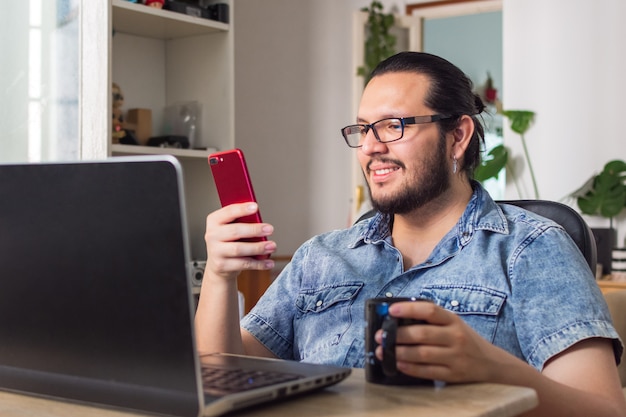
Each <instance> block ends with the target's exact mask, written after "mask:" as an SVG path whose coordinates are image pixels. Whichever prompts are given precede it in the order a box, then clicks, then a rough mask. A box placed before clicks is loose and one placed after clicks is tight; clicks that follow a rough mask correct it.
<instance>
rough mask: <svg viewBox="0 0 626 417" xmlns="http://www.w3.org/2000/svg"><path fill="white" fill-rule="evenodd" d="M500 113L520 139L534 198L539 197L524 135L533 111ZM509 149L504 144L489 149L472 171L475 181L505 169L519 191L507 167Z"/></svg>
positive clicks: (490, 176)
mask: <svg viewBox="0 0 626 417" xmlns="http://www.w3.org/2000/svg"><path fill="white" fill-rule="evenodd" d="M502 115H503V116H504V117H506V118H507V119H508V120H509V122H510V126H511V130H512V131H513V132H515V133H517V134H518V135H519V136H520V139H521V140H522V146H523V148H524V157H525V159H526V164H527V165H528V171H529V172H530V177H531V179H532V183H533V189H534V192H535V198H536V199H538V198H539V189H538V188H537V181H536V179H535V172H534V171H533V166H532V164H531V162H530V156H529V154H528V148H527V147H526V139H525V137H524V135H525V134H526V131H528V129H529V128H530V126H531V124H532V123H533V121H534V119H535V113H534V112H532V111H530V110H503V111H502ZM509 154H510V152H509V149H508V148H507V147H505V146H504V145H498V146H496V147H494V148H493V149H491V151H489V153H488V154H487V155H486V156H485V157H484V158H483V160H482V162H481V164H480V165H479V166H478V167H476V170H475V171H474V178H475V179H476V180H477V181H480V182H482V181H485V180H487V179H489V178H497V177H498V176H499V175H500V172H502V170H503V169H504V170H506V171H508V172H509V173H510V174H511V178H512V179H513V182H514V183H515V187H516V188H517V190H518V194H521V193H520V187H519V185H518V183H517V178H516V176H515V175H513V172H514V171H513V170H512V169H510V167H509Z"/></svg>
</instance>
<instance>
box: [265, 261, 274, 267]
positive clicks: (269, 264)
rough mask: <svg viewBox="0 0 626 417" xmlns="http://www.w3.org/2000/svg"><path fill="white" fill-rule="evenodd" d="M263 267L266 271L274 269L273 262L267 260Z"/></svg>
mask: <svg viewBox="0 0 626 417" xmlns="http://www.w3.org/2000/svg"><path fill="white" fill-rule="evenodd" d="M265 267H266V268H267V269H272V268H274V261H269V260H268V261H265Z"/></svg>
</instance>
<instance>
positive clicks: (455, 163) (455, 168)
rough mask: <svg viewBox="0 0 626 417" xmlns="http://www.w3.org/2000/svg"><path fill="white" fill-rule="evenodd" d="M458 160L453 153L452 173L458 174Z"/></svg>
mask: <svg viewBox="0 0 626 417" xmlns="http://www.w3.org/2000/svg"><path fill="white" fill-rule="evenodd" d="M457 168H458V167H457V161H456V156H455V155H452V173H453V174H456V171H457Z"/></svg>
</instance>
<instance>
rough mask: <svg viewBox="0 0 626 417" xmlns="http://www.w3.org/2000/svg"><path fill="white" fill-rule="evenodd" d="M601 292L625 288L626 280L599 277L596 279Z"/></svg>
mask: <svg viewBox="0 0 626 417" xmlns="http://www.w3.org/2000/svg"><path fill="white" fill-rule="evenodd" d="M596 282H597V283H598V286H599V287H600V290H601V291H602V293H603V294H606V293H607V292H611V291H620V290H626V281H614V280H611V279H601V280H598V281H596Z"/></svg>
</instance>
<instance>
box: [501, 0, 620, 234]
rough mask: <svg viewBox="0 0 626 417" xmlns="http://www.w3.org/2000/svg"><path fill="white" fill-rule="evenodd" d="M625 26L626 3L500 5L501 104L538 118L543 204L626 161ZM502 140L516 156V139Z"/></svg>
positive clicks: (535, 152) (563, 0) (534, 146)
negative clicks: (606, 167) (609, 164)
mask: <svg viewBox="0 0 626 417" xmlns="http://www.w3.org/2000/svg"><path fill="white" fill-rule="evenodd" d="M599 5H601V7H600V6H599ZM624 18H626V2H624V1H623V0H605V1H603V2H597V1H593V0H580V1H577V2H576V7H573V6H572V2H571V1H570V0H551V1H550V2H545V1H543V0H524V1H515V0H504V3H503V50H504V51H503V73H504V88H503V89H504V97H503V99H504V102H505V103H506V105H507V106H508V107H509V108H519V109H521V108H528V109H532V110H534V111H535V112H537V118H536V123H535V125H533V126H532V127H531V129H530V130H529V131H528V133H527V138H526V139H527V145H528V148H529V152H530V154H531V159H532V163H533V167H534V170H535V174H536V177H537V180H538V183H539V190H540V196H541V197H542V198H545V199H552V200H561V199H563V198H564V197H565V196H566V195H568V194H569V193H570V192H572V191H573V190H575V189H577V188H578V187H579V186H581V185H582V184H583V183H584V181H585V180H587V179H588V178H589V177H590V176H591V175H592V174H593V173H594V172H598V171H600V170H601V169H602V167H603V166H604V164H605V163H606V162H608V161H609V160H611V159H618V158H619V159H626V142H625V141H624V139H623V115H622V113H623V109H624V101H623V99H624V96H625V93H626V79H625V78H624V76H623V74H624V73H626V48H625V47H624V39H626V28H625V27H624V25H623V24H622V22H623V20H624ZM529 27H532V30H529ZM507 133H508V132H506V131H505V142H506V143H507V144H508V145H510V146H511V147H512V148H514V151H516V152H517V154H518V155H520V154H521V152H522V150H521V144H520V141H519V139H517V138H516V137H511V136H512V135H507ZM524 174H525V177H524V180H525V181H524V183H525V184H526V188H527V189H528V190H530V184H531V183H530V180H529V177H528V175H527V170H526V171H525V172H524ZM507 192H509V193H510V196H511V197H512V198H516V196H517V193H516V192H515V191H514V190H513V189H511V190H508V191H507ZM569 203H570V204H571V205H572V206H573V207H576V206H575V203H572V202H571V201H569ZM587 220H588V222H589V223H590V224H591V225H592V226H603V225H604V226H606V225H607V224H608V223H607V222H608V221H607V220H604V219H599V218H590V217H587ZM619 220H620V221H619V223H620V225H619V229H620V232H621V233H620V238H619V241H620V242H623V235H624V230H623V229H626V227H625V225H624V220H623V218H620V219H619Z"/></svg>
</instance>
